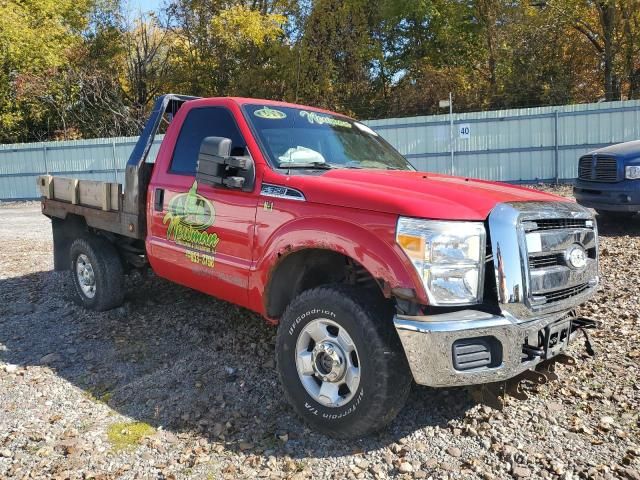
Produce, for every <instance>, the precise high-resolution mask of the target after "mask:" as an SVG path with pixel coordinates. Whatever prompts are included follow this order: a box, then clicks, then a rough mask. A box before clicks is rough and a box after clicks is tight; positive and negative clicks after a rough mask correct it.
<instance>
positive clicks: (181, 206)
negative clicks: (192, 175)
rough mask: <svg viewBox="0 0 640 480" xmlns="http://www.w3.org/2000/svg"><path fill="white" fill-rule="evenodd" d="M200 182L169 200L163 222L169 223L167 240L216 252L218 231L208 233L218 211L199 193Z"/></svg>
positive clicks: (194, 183)
mask: <svg viewBox="0 0 640 480" xmlns="http://www.w3.org/2000/svg"><path fill="white" fill-rule="evenodd" d="M197 189H198V182H193V185H192V186H191V188H190V189H189V191H188V192H187V193H180V194H178V195H176V196H175V197H173V198H172V199H171V200H170V201H169V205H168V211H167V213H166V215H165V216H164V218H163V219H162V223H163V224H165V225H167V224H168V228H167V240H173V241H174V242H176V243H177V244H180V245H184V246H187V247H193V248H199V249H205V250H209V251H211V252H215V249H216V246H217V245H218V241H219V240H220V239H219V238H218V234H217V233H207V232H206V230H207V229H208V228H209V227H210V226H211V225H213V222H214V221H215V218H216V213H215V210H214V208H213V204H212V203H211V202H210V201H209V200H207V199H206V198H204V197H203V196H202V195H198V193H197Z"/></svg>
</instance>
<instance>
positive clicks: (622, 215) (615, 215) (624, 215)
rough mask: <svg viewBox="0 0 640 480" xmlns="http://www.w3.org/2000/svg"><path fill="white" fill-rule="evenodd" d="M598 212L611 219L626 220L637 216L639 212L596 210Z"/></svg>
mask: <svg viewBox="0 0 640 480" xmlns="http://www.w3.org/2000/svg"><path fill="white" fill-rule="evenodd" d="M596 213H597V214H598V215H599V216H601V217H604V218H608V219H611V220H626V219H629V218H632V217H635V215H636V213H638V212H616V211H613V210H596Z"/></svg>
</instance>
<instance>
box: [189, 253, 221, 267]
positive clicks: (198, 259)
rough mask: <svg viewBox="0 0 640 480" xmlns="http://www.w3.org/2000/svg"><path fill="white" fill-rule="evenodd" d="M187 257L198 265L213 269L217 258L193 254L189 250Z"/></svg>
mask: <svg viewBox="0 0 640 480" xmlns="http://www.w3.org/2000/svg"><path fill="white" fill-rule="evenodd" d="M185 256H186V257H187V258H188V259H189V260H190V261H191V262H192V263H195V264H197V265H203V266H205V267H210V268H213V266H214V264H215V258H214V257H213V256H211V255H207V254H206V253H200V252H193V251H191V250H188V251H186V252H185Z"/></svg>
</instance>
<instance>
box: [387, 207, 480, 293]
mask: <svg viewBox="0 0 640 480" xmlns="http://www.w3.org/2000/svg"><path fill="white" fill-rule="evenodd" d="M396 242H397V243H398V245H400V247H401V248H402V250H404V252H405V253H406V254H407V256H408V257H409V259H410V260H411V262H412V263H413V266H414V267H415V269H416V271H417V272H418V275H420V278H421V279H422V283H423V285H424V288H425V290H426V292H427V295H428V297H429V301H430V302H431V303H432V305H465V304H473V303H479V302H481V300H482V287H483V285H484V260H485V258H484V256H485V231H484V225H483V224H482V223H479V222H444V221H436V220H419V219H415V218H405V217H400V219H399V220H398V228H397V230H396Z"/></svg>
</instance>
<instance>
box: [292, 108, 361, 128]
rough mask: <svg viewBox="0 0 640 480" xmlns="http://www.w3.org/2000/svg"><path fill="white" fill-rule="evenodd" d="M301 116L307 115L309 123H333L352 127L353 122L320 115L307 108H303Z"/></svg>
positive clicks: (335, 125)
mask: <svg viewBox="0 0 640 480" xmlns="http://www.w3.org/2000/svg"><path fill="white" fill-rule="evenodd" d="M300 116H301V117H307V120H308V121H309V123H311V124H313V123H317V124H318V125H331V126H333V127H344V128H351V124H350V123H349V122H345V121H344V120H340V119H339V118H333V117H330V116H329V115H320V114H319V113H316V112H308V111H307V110H302V111H301V112H300Z"/></svg>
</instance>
